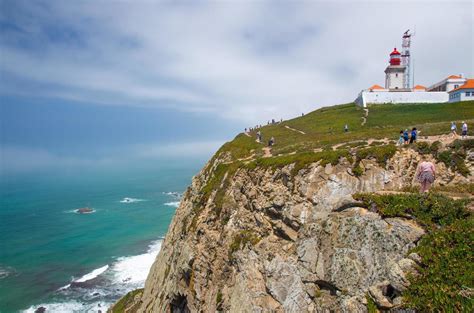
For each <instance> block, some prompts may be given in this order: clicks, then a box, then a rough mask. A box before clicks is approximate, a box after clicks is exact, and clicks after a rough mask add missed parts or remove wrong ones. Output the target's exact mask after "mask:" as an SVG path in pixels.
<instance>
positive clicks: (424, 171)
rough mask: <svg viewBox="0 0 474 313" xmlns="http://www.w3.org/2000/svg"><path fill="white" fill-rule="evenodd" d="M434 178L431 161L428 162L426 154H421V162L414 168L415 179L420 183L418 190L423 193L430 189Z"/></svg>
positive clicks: (434, 173)
mask: <svg viewBox="0 0 474 313" xmlns="http://www.w3.org/2000/svg"><path fill="white" fill-rule="evenodd" d="M435 178H436V170H435V165H434V164H433V162H429V161H428V160H427V159H426V156H422V159H421V163H420V164H418V168H417V170H416V179H417V180H418V182H419V183H420V192H421V193H425V192H428V191H429V190H430V187H431V184H433V182H434V180H435Z"/></svg>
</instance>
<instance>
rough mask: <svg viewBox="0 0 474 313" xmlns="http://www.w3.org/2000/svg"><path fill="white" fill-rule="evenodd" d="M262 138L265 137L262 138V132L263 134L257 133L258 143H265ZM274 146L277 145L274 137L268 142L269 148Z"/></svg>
mask: <svg viewBox="0 0 474 313" xmlns="http://www.w3.org/2000/svg"><path fill="white" fill-rule="evenodd" d="M262 138H263V137H262V132H261V131H258V132H257V142H259V143H262V142H263V141H262V140H263V139H262ZM274 144H275V138H274V137H273V136H272V137H271V138H270V140H268V146H269V147H272V146H273V145H274Z"/></svg>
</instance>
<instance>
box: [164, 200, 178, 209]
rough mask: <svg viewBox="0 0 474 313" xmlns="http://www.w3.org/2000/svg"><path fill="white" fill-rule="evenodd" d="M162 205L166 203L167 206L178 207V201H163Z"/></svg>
mask: <svg viewBox="0 0 474 313" xmlns="http://www.w3.org/2000/svg"><path fill="white" fill-rule="evenodd" d="M163 204H164V205H167V206H172V207H175V208H177V207H179V201H172V202H166V203H163Z"/></svg>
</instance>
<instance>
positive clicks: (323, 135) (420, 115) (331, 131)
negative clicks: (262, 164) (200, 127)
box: [218, 101, 474, 160]
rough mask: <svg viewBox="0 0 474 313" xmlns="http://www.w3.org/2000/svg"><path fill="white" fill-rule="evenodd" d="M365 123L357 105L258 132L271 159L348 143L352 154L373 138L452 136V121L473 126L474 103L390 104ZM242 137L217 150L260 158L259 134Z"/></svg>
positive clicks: (375, 108) (377, 107)
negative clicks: (405, 133) (404, 133)
mask: <svg viewBox="0 0 474 313" xmlns="http://www.w3.org/2000/svg"><path fill="white" fill-rule="evenodd" d="M369 110H370V112H369V115H368V118H367V122H366V124H364V125H361V122H362V117H363V116H364V115H365V113H364V111H363V109H362V108H360V107H358V106H356V105H355V104H354V103H348V104H343V105H337V106H332V107H326V108H321V109H318V110H316V111H313V112H311V113H308V114H306V115H304V116H301V117H298V118H295V119H292V120H288V121H283V122H282V123H278V124H274V125H268V126H264V127H262V128H261V129H260V131H261V132H262V135H263V139H264V140H263V141H264V142H266V141H267V139H268V138H270V137H272V136H273V137H274V138H275V142H276V144H275V145H274V146H273V148H272V154H273V155H275V156H277V155H279V154H288V153H294V152H296V153H303V152H311V151H313V150H314V149H324V150H326V149H327V148H328V147H332V146H334V145H336V144H340V143H344V142H347V143H348V144H345V145H343V146H341V147H339V149H341V150H344V149H349V148H352V147H360V146H362V145H366V142H367V140H368V139H369V138H373V139H378V140H380V139H383V138H391V139H393V140H396V139H398V135H399V132H400V130H402V129H411V128H412V127H417V128H418V129H419V130H420V131H421V133H420V135H421V136H427V135H440V134H446V133H448V132H449V127H450V122H451V121H452V120H465V121H467V122H468V123H469V124H472V123H474V101H463V102H457V103H428V104H386V105H372V106H370V107H369ZM345 124H348V125H349V132H344V130H343V129H344V125H345ZM285 126H288V127H291V128H294V129H297V130H300V131H302V132H304V133H305V134H301V133H300V132H297V131H293V130H291V129H288V128H286V127H285ZM250 136H251V137H249V136H246V135H245V134H240V135H238V136H237V137H236V138H235V139H234V140H233V141H231V142H229V143H226V144H225V145H224V146H222V148H221V149H220V150H219V152H218V154H220V153H222V152H230V154H231V155H232V159H233V160H238V159H244V158H247V157H250V156H252V155H254V157H256V158H258V157H261V156H262V149H261V148H262V147H263V146H264V145H262V144H258V143H256V142H255V138H256V131H253V132H251V133H250ZM382 144H383V142H381V141H374V142H372V144H371V145H372V146H378V145H382Z"/></svg>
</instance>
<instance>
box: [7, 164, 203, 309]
mask: <svg viewBox="0 0 474 313" xmlns="http://www.w3.org/2000/svg"><path fill="white" fill-rule="evenodd" d="M157 163H159V164H149V165H143V164H142V165H141V166H140V167H134V168H133V169H132V168H128V167H125V168H115V169H111V168H108V169H100V168H96V169H90V170H87V169H81V170H68V171H43V172H37V173H34V174H32V173H29V174H26V173H23V174H16V175H8V176H6V175H3V176H0V199H1V202H0V238H1V239H0V312H2V313H9V312H34V311H35V310H36V309H37V308H39V307H44V308H46V312H99V311H101V312H105V311H106V310H107V307H108V306H109V305H110V304H112V303H113V302H115V301H116V300H117V299H118V298H119V297H120V296H122V295H124V294H125V293H127V292H128V291H130V290H133V289H136V288H140V287H143V285H144V282H145V279H146V276H147V274H148V271H149V268H150V266H151V265H152V263H153V261H154V259H155V257H156V255H157V253H158V252H159V250H160V247H161V241H162V239H163V237H164V236H165V234H166V231H167V229H168V226H169V224H170V222H171V219H172V217H173V215H174V212H175V210H176V207H177V206H178V204H179V200H180V196H181V194H182V193H183V192H184V190H185V189H186V187H187V186H188V185H189V184H190V182H191V178H192V176H193V175H195V174H196V173H197V172H198V171H199V169H200V168H201V167H202V166H203V164H204V160H186V161H183V160H181V161H179V162H157ZM82 207H89V208H91V209H92V210H93V211H92V212H91V213H88V214H79V213H77V212H76V211H75V210H76V209H78V208H82Z"/></svg>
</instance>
